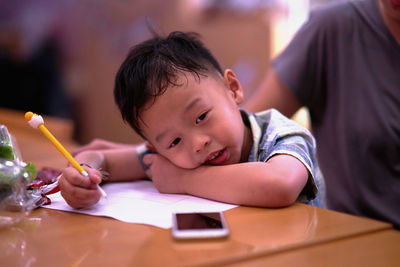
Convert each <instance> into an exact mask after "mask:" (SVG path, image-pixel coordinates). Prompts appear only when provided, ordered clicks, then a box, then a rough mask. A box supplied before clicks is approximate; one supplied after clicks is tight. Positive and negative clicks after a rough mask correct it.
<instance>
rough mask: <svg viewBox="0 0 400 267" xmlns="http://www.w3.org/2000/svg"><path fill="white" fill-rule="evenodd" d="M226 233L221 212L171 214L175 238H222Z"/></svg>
mask: <svg viewBox="0 0 400 267" xmlns="http://www.w3.org/2000/svg"><path fill="white" fill-rule="evenodd" d="M228 235H229V230H228V226H227V224H226V221H225V218H224V214H223V213H222V212H195V213H173V214H172V236H173V237H174V238H176V239H193V238H195V239H196V238H223V237H227V236H228Z"/></svg>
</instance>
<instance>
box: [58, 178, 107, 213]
mask: <svg viewBox="0 0 400 267" xmlns="http://www.w3.org/2000/svg"><path fill="white" fill-rule="evenodd" d="M62 188H63V189H62V190H61V195H62V197H63V198H64V199H65V201H66V202H67V203H68V204H69V205H70V206H71V207H74V208H82V207H88V206H92V205H94V204H96V203H97V202H98V201H99V199H100V197H101V193H100V192H99V191H98V190H97V189H85V188H80V187H76V186H71V185H68V184H63V187H62Z"/></svg>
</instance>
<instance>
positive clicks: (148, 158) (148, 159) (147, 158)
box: [143, 154, 154, 167]
mask: <svg viewBox="0 0 400 267" xmlns="http://www.w3.org/2000/svg"><path fill="white" fill-rule="evenodd" d="M153 160H154V154H147V155H145V156H144V157H143V163H144V164H146V165H147V166H149V167H150V166H151V164H152V163H153Z"/></svg>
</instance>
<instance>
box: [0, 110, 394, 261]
mask: <svg viewBox="0 0 400 267" xmlns="http://www.w3.org/2000/svg"><path fill="white" fill-rule="evenodd" d="M45 122H46V124H47V127H48V128H49V130H50V131H52V132H53V134H54V135H55V136H56V137H57V138H58V139H59V140H60V141H61V142H62V143H63V144H64V145H65V146H66V147H67V148H68V149H72V148H73V147H74V144H73V143H72V142H71V133H72V128H71V123H70V122H68V121H60V120H55V119H53V120H52V119H51V118H45ZM0 124H5V125H7V127H8V130H9V131H10V133H11V134H12V135H13V136H14V137H16V139H17V141H18V144H19V147H20V150H21V152H22V155H23V159H24V160H25V161H33V162H35V163H36V165H37V166H38V167H39V168H41V167H45V166H50V167H54V168H62V167H64V166H65V165H66V161H65V159H64V158H63V157H62V156H61V155H59V152H58V151H57V150H56V149H55V148H54V147H52V145H51V144H50V142H49V141H48V140H46V138H44V137H43V136H41V133H40V132H39V131H37V130H34V129H31V128H30V127H29V126H28V125H27V124H26V122H25V120H24V117H23V113H20V112H15V111H9V110H4V109H0ZM225 216H226V220H227V223H228V225H229V228H230V231H231V234H230V236H229V238H227V239H224V240H204V241H175V240H174V239H172V237H171V232H170V230H169V229H168V230H165V229H160V228H156V227H152V226H147V225H140V224H130V223H124V222H121V221H117V220H114V219H110V218H103V217H94V216H88V215H82V214H76V213H68V212H62V211H56V210H50V209H45V208H39V209H37V210H34V211H33V212H31V213H30V215H29V216H28V217H27V218H26V219H25V220H23V221H22V222H21V223H19V224H18V225H15V226H13V227H8V228H3V229H0V240H1V242H0V265H1V266H212V265H240V266H242V265H243V266H276V265H278V266H293V265H296V266H322V265H323V266H338V265H339V266H343V265H348V266H378V265H379V266H396V265H397V266H399V264H400V247H399V245H400V236H399V232H397V231H394V230H392V226H391V225H390V224H387V223H383V222H379V221H375V220H370V219H365V218H361V217H356V216H351V215H347V214H343V213H338V212H333V211H329V210H325V209H320V208H315V207H311V206H308V205H303V204H295V205H293V206H291V207H288V208H283V209H261V208H250V207H238V208H235V209H232V210H229V211H226V212H225ZM362 255H364V256H362ZM359 263H360V264H359ZM378 263H379V264H378Z"/></svg>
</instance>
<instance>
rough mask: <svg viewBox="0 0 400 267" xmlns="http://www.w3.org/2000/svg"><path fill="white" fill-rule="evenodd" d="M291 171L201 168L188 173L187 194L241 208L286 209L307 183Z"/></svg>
mask: <svg viewBox="0 0 400 267" xmlns="http://www.w3.org/2000/svg"><path fill="white" fill-rule="evenodd" d="M303 167H304V166H303ZM287 172H288V171H287V170H284V171H281V170H275V168H274V167H272V168H271V166H267V163H263V162H248V163H241V164H233V165H226V166H201V167H199V168H197V169H195V170H192V171H188V172H187V175H185V176H184V177H183V178H182V179H183V181H182V182H183V186H184V190H185V191H186V193H188V194H192V195H196V196H200V197H205V198H209V199H214V200H218V201H223V202H228V203H234V204H239V205H249V206H259V207H283V206H288V205H291V204H292V203H294V202H295V201H296V199H297V197H298V195H299V193H300V192H301V190H302V188H303V187H304V185H305V183H306V181H307V177H306V178H305V179H303V177H301V176H299V173H298V172H297V171H296V170H295V169H294V170H293V172H292V173H291V174H290V173H289V174H288V173H287ZM284 176H286V177H284ZM299 177H300V178H299Z"/></svg>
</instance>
